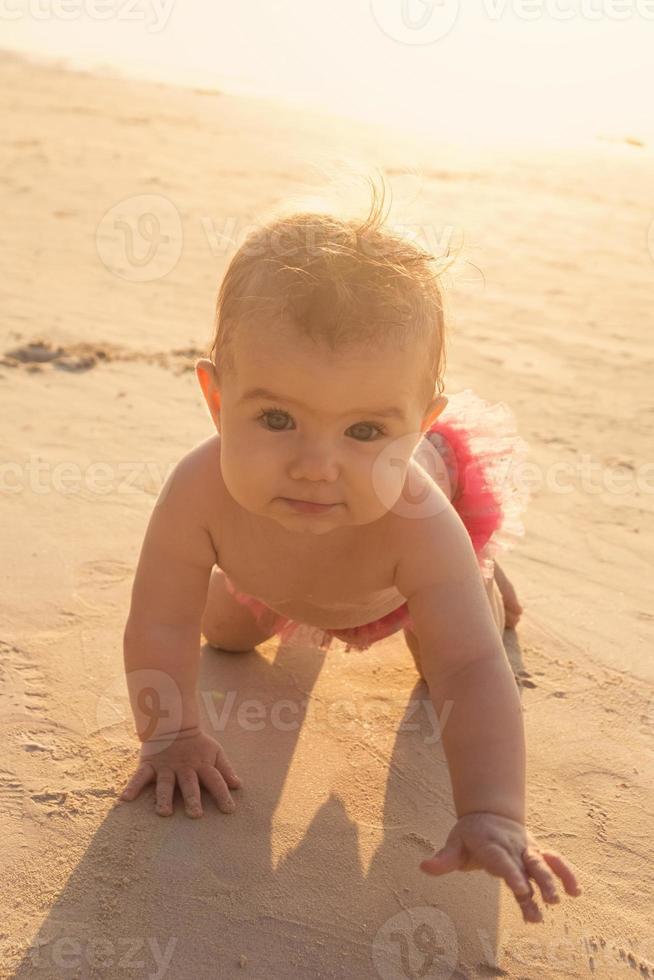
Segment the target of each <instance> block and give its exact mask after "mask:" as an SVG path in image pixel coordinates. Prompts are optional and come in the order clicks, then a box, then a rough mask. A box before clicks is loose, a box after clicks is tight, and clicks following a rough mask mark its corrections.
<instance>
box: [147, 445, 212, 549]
mask: <svg viewBox="0 0 654 980" xmlns="http://www.w3.org/2000/svg"><path fill="white" fill-rule="evenodd" d="M221 487H222V480H221V476H220V436H219V435H218V434H217V433H216V434H215V435H213V436H210V437H209V438H208V439H205V440H204V441H203V442H201V443H199V444H198V445H197V446H194V447H193V448H192V449H190V450H189V451H188V452H187V453H186V454H185V455H184V456H182V458H181V459H180V460H179V461H178V462H177V463H176V464H175V466H174V467H173V469H172V470H171V472H170V473H169V475H168V478H167V479H166V481H165V483H164V485H163V486H162V488H161V491H160V493H159V496H158V498H157V503H156V505H155V506H156V507H157V508H165V509H166V510H167V511H168V512H169V513H170V514H171V515H178V516H179V517H180V518H181V519H183V520H186V521H192V522H193V524H197V525H198V526H199V527H200V528H202V529H203V530H205V531H206V532H208V534H209V536H210V538H211V541H212V542H213V545H214V548H215V545H216V542H215V541H214V529H215V527H216V518H217V516H219V515H218V511H219V510H220V500H221V499H222V494H221V493H220V490H221Z"/></svg>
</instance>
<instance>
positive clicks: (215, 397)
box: [195, 357, 220, 425]
mask: <svg viewBox="0 0 654 980" xmlns="http://www.w3.org/2000/svg"><path fill="white" fill-rule="evenodd" d="M195 374H196V377H197V379H198V381H199V382H200V387H201V388H202V394H203V395H204V400H205V401H206V403H207V407H208V409H209V412H210V413H211V417H212V419H213V420H214V422H215V423H216V425H218V423H219V421H220V392H219V391H218V386H217V382H216V370H215V368H214V366H213V364H212V362H211V361H210V360H209V358H208V357H202V358H200V360H199V361H196V364H195Z"/></svg>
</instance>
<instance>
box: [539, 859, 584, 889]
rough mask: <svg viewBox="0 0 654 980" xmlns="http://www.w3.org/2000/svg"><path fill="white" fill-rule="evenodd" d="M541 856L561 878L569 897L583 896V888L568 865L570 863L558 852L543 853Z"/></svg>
mask: <svg viewBox="0 0 654 980" xmlns="http://www.w3.org/2000/svg"><path fill="white" fill-rule="evenodd" d="M541 854H542V855H543V857H544V858H545V860H546V861H547V863H548V864H549V866H550V868H551V869H552V871H553V872H554V873H555V874H557V875H558V876H559V878H560V879H561V881H562V882H563V887H564V888H565V890H566V892H567V893H568V895H574V896H575V897H576V896H577V895H581V886H580V884H579V882H578V881H577V876H576V875H575V873H574V871H573V870H572V868H571V867H570V865H569V864H568V862H567V861H566V860H565V859H564V858H562V857H561V855H560V854H557V852H556V851H541Z"/></svg>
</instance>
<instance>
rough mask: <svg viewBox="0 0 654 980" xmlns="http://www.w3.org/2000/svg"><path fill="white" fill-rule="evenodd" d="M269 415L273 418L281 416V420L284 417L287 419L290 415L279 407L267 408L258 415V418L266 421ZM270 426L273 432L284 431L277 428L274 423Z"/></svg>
mask: <svg viewBox="0 0 654 980" xmlns="http://www.w3.org/2000/svg"><path fill="white" fill-rule="evenodd" d="M271 415H272V417H273V418H278V419H279V418H280V417H281V418H282V420H283V419H285V418H286V419H289V418H290V417H291V416H290V415H289V414H288V413H287V412H283V411H282V410H281V408H280V409H277V408H274V409H268V411H266V412H261V414H260V415H259V416H258V417H259V418H260V419H266V421H268V419H269V418H270V416H271ZM272 428H273V431H275V432H283V431H284V430H283V428H277V427H276V426H275V425H273V426H272Z"/></svg>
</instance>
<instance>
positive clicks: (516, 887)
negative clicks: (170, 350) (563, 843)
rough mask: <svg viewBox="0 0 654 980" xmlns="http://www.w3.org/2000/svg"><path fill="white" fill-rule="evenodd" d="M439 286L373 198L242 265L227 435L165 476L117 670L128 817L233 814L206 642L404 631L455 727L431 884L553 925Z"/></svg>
mask: <svg viewBox="0 0 654 980" xmlns="http://www.w3.org/2000/svg"><path fill="white" fill-rule="evenodd" d="M438 279H439V276H438V275H437V274H436V273H435V271H434V257H433V256H432V255H430V254H429V253H427V252H425V251H424V250H423V249H422V248H420V247H418V246H417V245H416V244H415V243H413V242H411V241H408V240H407V239H406V238H405V237H403V236H402V235H400V234H398V233H395V232H393V231H391V230H390V229H389V228H388V227H386V225H385V216H384V214H383V194H382V201H381V202H380V199H379V196H378V193H377V190H376V188H374V187H373V201H372V206H371V208H370V212H369V214H368V215H367V217H366V218H365V219H364V220H355V219H351V218H347V219H346V218H342V217H337V216H334V215H332V214H324V213H321V212H319V211H315V212H300V213H291V214H288V215H285V216H284V215H282V216H279V215H278V216H276V217H274V218H272V219H271V220H270V221H268V222H267V223H265V224H264V225H263V226H262V227H260V228H258V229H256V230H255V231H253V232H252V233H251V234H250V235H249V237H248V238H247V239H246V241H245V242H244V243H243V244H242V246H241V247H240V248H239V250H238V251H237V253H236V254H235V255H234V257H233V259H232V261H231V263H230V265H229V267H228V269H227V272H226V274H225V277H224V279H223V282H222V285H221V288H220V292H219V295H218V302H217V316H216V332H215V338H214V343H213V346H212V348H211V351H210V357H208V358H202V359H201V360H199V361H198V362H197V364H196V374H197V378H198V381H199V383H200V385H201V388H202V392H203V395H204V398H205V400H206V403H207V406H208V409H209V412H210V413H211V417H212V419H213V422H214V424H215V428H216V434H215V435H212V436H211V437H210V438H208V439H207V440H206V441H205V442H203V443H201V444H200V445H198V446H196V447H195V448H194V449H193V450H191V451H190V452H188V453H187V454H186V455H185V456H184V457H183V458H182V459H181V460H180V461H179V462H178V464H177V465H176V467H175V468H174V470H173V472H172V473H171V474H170V477H169V478H168V480H167V481H166V483H165V485H164V487H163V489H162V491H161V493H160V495H159V498H158V501H157V504H156V506H155V507H154V510H153V512H152V516H151V518H150V522H149V524H148V528H147V531H146V534H145V539H144V542H143V546H142V550H141V554H140V558H139V562H138V567H137V570H136V575H135V580H134V585H133V590H132V597H131V607H130V611H129V616H128V620H127V623H126V626H125V631H124V660H125V669H126V673H127V683H128V688H129V693H130V702H131V705H132V710H133V712H134V717H135V721H136V730H137V734H138V737H139V739H140V740H141V742H142V748H141V755H140V761H139V765H138V768H137V769H136V772H135V773H134V775H133V776H132V778H131V779H130V781H129V783H128V784H127V786H126V788H125V789H124V791H123V793H122V796H121V798H122V799H125V800H132V799H134V798H135V797H137V796H138V795H139V793H140V792H141V790H142V789H143V787H145V786H146V785H147V784H148V783H150V782H152V781H155V782H156V810H157V812H158V813H159V814H160V815H162V816H163V815H169V814H171V813H172V809H173V796H174V790H175V784H176V782H177V784H178V785H179V788H180V791H181V794H182V796H183V799H184V804H185V809H186V812H187V814H188V815H189V816H191V817H199V816H201V815H202V808H201V796H200V784H202V785H203V786H204V787H205V788H206V789H207V790H208V791H209V792H210V793H211V795H212V796H213V798H214V799H215V801H216V803H217V805H218V807H219V808H220V809H221V810H222V811H223V812H231V811H232V810H233V809H234V806H235V804H234V800H233V796H232V794H231V793H230V790H234V789H238V788H239V787H240V786H241V780H240V778H239V776H238V775H237V774H236V772H235V771H234V768H233V767H232V765H231V764H230V762H229V759H228V758H227V757H226V755H225V752H224V750H223V749H222V747H221V746H220V744H219V743H218V742H217V741H215V740H214V739H213V738H212V737H211V736H210V735H208V734H207V733H205V732H203V731H202V730H201V728H200V719H199V709H198V700H197V691H196V686H197V676H198V665H199V646H200V636H201V633H202V634H203V635H204V636H205V638H206V639H207V640H208V642H209V643H210V644H211V645H212V646H215V647H219V648H220V649H223V650H231V651H245V650H251V649H252V648H253V647H254V646H256V645H257V644H259V643H261V642H263V641H264V640H266V639H267V638H269V637H271V636H273V635H275V634H279V635H280V636H281V637H282V640H283V641H289V642H292V641H293V639H294V637H296V633H297V630H298V627H299V626H304V627H307V628H311V627H312V628H313V630H314V633H313V635H314V637H315V638H316V642H317V643H319V645H320V646H322V647H325V646H329V643H330V642H331V640H332V639H333V638H335V637H336V638H340V639H342V640H343V641H345V642H346V643H347V644H348V648H349V647H351V646H353V647H355V648H359V649H361V648H366V647H368V646H370V644H371V643H374V642H376V641H377V640H379V639H380V638H381V637H383V636H388V635H389V634H391V633H393V632H396V631H397V630H399V629H404V636H405V639H406V642H407V645H408V647H409V649H410V651H411V653H412V654H413V657H414V659H415V663H416V666H417V668H418V671H419V673H420V675H421V677H422V678H423V679H424V681H425V682H426V684H427V686H428V689H429V695H430V697H431V700H432V702H433V705H434V708H435V710H436V713H437V715H438V716H439V718H440V716H441V713H442V712H443V708H444V705H446V704H447V705H448V707H449V713H448V714H445V713H444V715H443V717H444V718H446V723H443V725H442V734H441V737H442V740H443V747H444V751H445V754H446V757H447V762H448V767H449V771H450V777H451V783H452V791H453V798H454V804H455V807H456V812H457V817H458V819H457V821H456V823H455V824H454V826H453V827H452V829H451V831H450V833H449V836H448V838H447V841H446V843H445V846H444V847H443V848H442V849H441V850H440V851H438V853H437V854H435V855H434V856H433V857H431V858H429V859H428V860H425V861H423V862H422V864H421V865H420V867H421V868H422V870H424V871H425V872H428V873H430V874H435V875H439V874H446V873H448V872H450V871H455V870H461V871H470V870H474V869H484V870H486V871H487V872H489V873H490V874H492V875H496V876H498V877H500V878H502V879H503V880H504V881H505V882H506V884H507V885H508V887H509V888H510V889H511V890H512V892H513V893H514V895H515V897H516V899H517V901H518V903H519V904H520V907H521V910H522V915H523V918H524V920H525V921H527V922H539V921H542V914H541V911H540V909H539V907H538V905H537V904H536V901H535V899H534V888H533V886H532V885H531V882H530V879H534V881H535V882H536V883H537V885H538V887H539V888H540V891H541V892H542V896H543V899H544V900H545V901H546V902H549V903H554V902H558V901H559V895H558V893H557V890H556V878H555V876H558V878H560V880H561V882H562V884H563V887H564V889H565V891H566V892H567V893H568V894H569V895H575V896H576V895H579V894H580V893H581V890H580V888H579V886H578V884H577V879H576V877H575V874H574V872H573V870H572V868H571V867H570V865H569V863H568V862H567V861H566V860H565V859H564V858H563V857H562V856H560V855H559V854H558V853H556V852H554V851H550V850H541V849H540V848H539V846H538V844H537V842H536V840H535V839H534V837H533V836H532V835H531V834H530V832H529V831H528V829H527V827H526V826H525V743H524V731H523V720H522V710H521V704H520V697H519V692H518V689H517V686H516V681H515V678H514V676H513V672H512V670H511V667H510V665H509V663H508V660H507V658H506V654H505V651H504V646H503V643H502V631H503V630H504V628H505V626H513V625H515V623H516V622H517V620H518V618H519V615H520V612H521V607H520V604H519V602H518V600H517V597H516V595H515V591H514V590H513V588H512V586H511V584H510V583H509V582H508V580H507V579H506V576H504V575H503V574H502V573H501V572H500V570H499V568H498V566H497V565H495V566H493V562H492V560H490V558H489V554H491V553H492V549H491V545H492V542H493V540H494V537H493V536H494V534H495V532H497V534H500V535H501V533H502V519H503V518H502V507H501V501H500V500H498V496H497V494H496V495H495V496H494V495H493V492H492V486H491V484H490V482H489V479H488V473H485V471H484V468H483V465H482V464H483V461H484V456H483V453H482V452H481V450H479V451H478V453H477V454H475V453H474V452H473V451H472V450H471V448H470V445H471V443H470V442H469V440H468V439H467V436H471V435H474V431H473V430H474V428H475V425H474V420H472V417H471V415H470V413H468V417H467V421H466V425H462V424H459V425H458V426H457V425H456V419H455V418H451V419H450V422H449V424H448V423H445V422H444V421H443V420H441V422H438V421H437V419H438V416H439V415H440V414H441V413H442V412H443V410H444V409H445V407H446V405H447V403H448V399H447V398H445V397H444V396H443V395H442V374H443V367H444V354H445V344H444V332H445V331H444V317H443V303H442V294H441V289H440V286H439V282H438ZM455 399H456V396H453V400H455ZM472 404H473V407H474V405H476V404H480V403H477V402H474V401H473V402H472ZM425 453H426V454H427V455H426V456H425ZM421 454H422V456H423V462H422V463H421V462H420V455H421ZM429 454H431V456H430V455H429ZM434 459H435V460H436V461H437V462H438V461H440V463H441V464H442V465H441V468H440V470H439V469H438V467H436V471H437V472H436V474H433V473H431V472H429V471H430V468H431V463H432V462H433V461H434ZM425 461H426V462H425ZM441 483H443V485H444V489H443V487H442V486H441ZM153 704H154V705H155V706H156V710H153Z"/></svg>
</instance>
